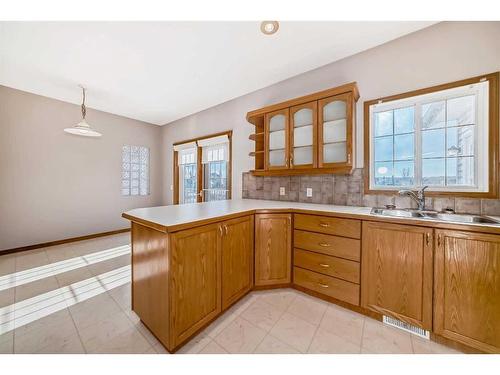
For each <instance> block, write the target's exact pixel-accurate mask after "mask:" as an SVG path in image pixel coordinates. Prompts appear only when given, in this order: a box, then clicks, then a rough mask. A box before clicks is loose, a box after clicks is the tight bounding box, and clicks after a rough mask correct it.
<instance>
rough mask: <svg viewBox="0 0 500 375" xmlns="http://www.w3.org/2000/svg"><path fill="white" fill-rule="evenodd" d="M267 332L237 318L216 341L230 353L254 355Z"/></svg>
mask: <svg viewBox="0 0 500 375" xmlns="http://www.w3.org/2000/svg"><path fill="white" fill-rule="evenodd" d="M264 336H266V331H264V330H263V329H261V328H259V327H257V326H254V325H253V324H252V323H250V322H248V321H246V320H245V319H242V318H239V317H238V318H236V319H235V320H234V321H233V322H231V324H229V326H227V327H226V328H225V329H224V330H223V331H222V332H221V333H220V334H219V335H218V336H217V337H216V338H215V339H214V341H215V342H216V343H217V344H219V345H220V346H221V347H223V348H224V349H225V350H227V351H228V352H229V353H252V352H253V351H254V350H255V348H256V347H257V345H259V343H260V342H261V341H262V339H263V338H264Z"/></svg>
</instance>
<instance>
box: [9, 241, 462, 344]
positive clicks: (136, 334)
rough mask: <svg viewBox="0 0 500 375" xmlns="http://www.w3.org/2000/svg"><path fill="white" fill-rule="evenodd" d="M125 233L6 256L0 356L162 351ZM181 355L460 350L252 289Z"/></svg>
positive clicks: (300, 297) (290, 293)
mask: <svg viewBox="0 0 500 375" xmlns="http://www.w3.org/2000/svg"><path fill="white" fill-rule="evenodd" d="M128 243H129V234H122V235H116V236H109V237H103V238H99V239H94V240H88V241H81V242H77V243H73V244H66V245H60V246H54V247H48V248H45V249H40V250H33V251H28V252H23V253H18V254H12V255H5V256H0V353H146V354H153V353H166V351H165V349H164V348H163V347H162V346H161V344H160V343H159V342H158V341H157V340H156V339H155V338H154V337H153V336H152V335H151V334H150V333H149V331H148V330H147V329H146V328H145V326H144V325H143V324H142V323H141V322H140V321H139V319H138V317H137V315H135V313H134V312H132V311H131V310H130V267H129V264H130V249H129V247H127V245H128ZM179 353H206V354H208V353H211V354H217V353H262V354H264V353H446V354H448V353H450V354H451V353H458V352H456V351H454V350H452V349H449V348H447V347H445V346H442V345H439V344H436V343H433V342H430V341H427V340H423V339H419V338H417V337H415V336H412V335H410V334H408V333H405V332H402V331H400V330H396V329H394V328H391V327H388V326H385V325H383V324H382V323H380V322H378V321H375V320H373V319H370V318H367V317H364V316H363V315H359V314H357V313H354V312H352V311H349V310H346V309H343V308H341V307H338V306H336V305H333V304H329V303H327V302H324V301H321V300H318V299H316V298H313V297H310V296H308V295H306V294H303V293H300V292H298V291H295V290H292V289H281V290H274V291H263V292H252V293H250V294H249V295H247V296H246V297H245V298H243V299H242V300H241V301H239V302H238V303H237V304H235V305H234V306H232V307H231V308H230V309H229V310H228V311H227V312H225V313H224V314H223V315H222V316H221V317H219V318H218V319H217V320H216V321H215V322H213V323H212V324H211V325H210V326H208V327H207V328H206V329H205V330H204V331H203V332H201V333H200V334H198V335H197V336H196V337H195V338H194V339H192V340H191V341H190V342H189V343H188V344H186V345H185V346H184V347H183V348H181V350H180V351H179Z"/></svg>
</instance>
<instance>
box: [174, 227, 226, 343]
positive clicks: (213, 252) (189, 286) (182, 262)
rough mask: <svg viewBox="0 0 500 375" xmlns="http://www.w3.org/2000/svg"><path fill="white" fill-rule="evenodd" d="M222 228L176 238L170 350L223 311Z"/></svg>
mask: <svg viewBox="0 0 500 375" xmlns="http://www.w3.org/2000/svg"><path fill="white" fill-rule="evenodd" d="M220 229H221V226H220V224H210V225H204V226H202V227H198V228H193V229H186V230H183V231H180V232H177V233H174V234H173V235H172V247H171V258H170V259H171V261H170V265H171V275H170V332H171V337H170V342H171V346H172V347H171V348H169V349H173V348H174V347H177V346H178V345H180V344H181V343H183V342H184V341H185V340H187V339H188V338H189V337H190V336H191V335H193V334H194V333H195V332H196V331H198V330H199V329H200V328H202V327H203V326H204V325H205V324H207V323H208V322H209V321H210V320H212V319H213V318H215V317H216V316H217V315H218V314H219V313H220V312H221V309H222V308H221V241H222V236H221V232H220Z"/></svg>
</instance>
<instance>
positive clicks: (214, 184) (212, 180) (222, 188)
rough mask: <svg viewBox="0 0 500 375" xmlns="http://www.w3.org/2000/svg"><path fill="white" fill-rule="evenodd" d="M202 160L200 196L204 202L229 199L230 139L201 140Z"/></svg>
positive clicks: (225, 136)
mask: <svg viewBox="0 0 500 375" xmlns="http://www.w3.org/2000/svg"><path fill="white" fill-rule="evenodd" d="M197 144H198V147H200V148H201V153H202V158H201V164H202V173H203V179H202V186H201V189H200V192H199V193H200V196H201V198H202V201H203V202H210V201H220V200H225V199H229V183H228V181H229V179H228V174H229V173H228V172H229V156H230V151H229V149H230V148H229V137H228V136H227V135H221V136H217V137H211V138H206V139H200V140H199V141H198V142H197Z"/></svg>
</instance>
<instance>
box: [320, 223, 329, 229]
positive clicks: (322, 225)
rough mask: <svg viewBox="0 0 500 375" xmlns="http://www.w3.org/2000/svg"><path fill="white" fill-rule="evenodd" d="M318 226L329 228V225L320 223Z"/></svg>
mask: <svg viewBox="0 0 500 375" xmlns="http://www.w3.org/2000/svg"><path fill="white" fill-rule="evenodd" d="M319 226H320V227H323V228H328V227H329V226H330V224H328V223H323V222H321V223H319Z"/></svg>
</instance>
